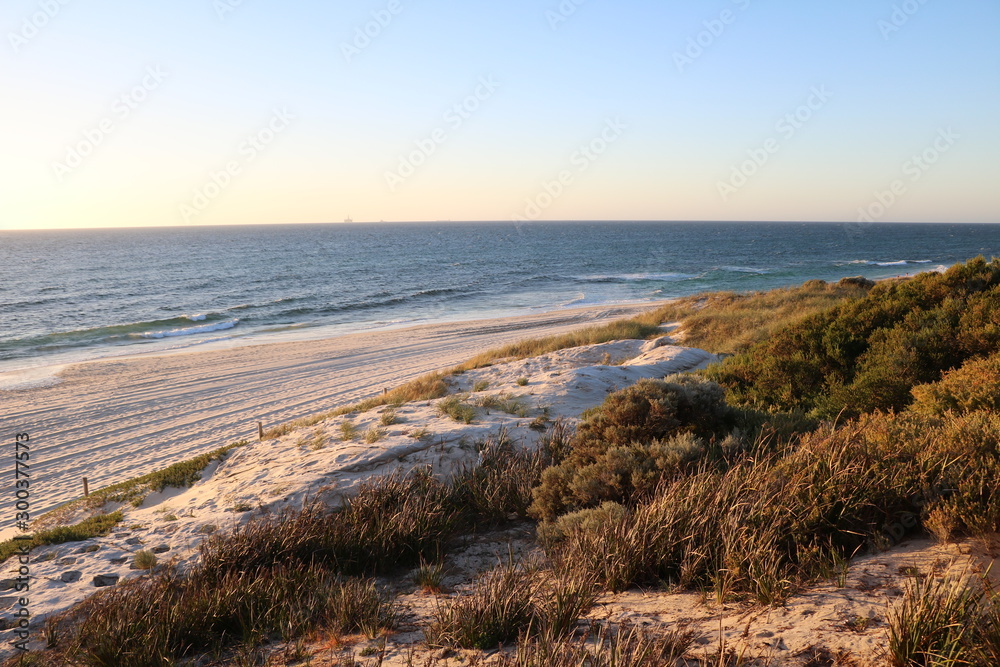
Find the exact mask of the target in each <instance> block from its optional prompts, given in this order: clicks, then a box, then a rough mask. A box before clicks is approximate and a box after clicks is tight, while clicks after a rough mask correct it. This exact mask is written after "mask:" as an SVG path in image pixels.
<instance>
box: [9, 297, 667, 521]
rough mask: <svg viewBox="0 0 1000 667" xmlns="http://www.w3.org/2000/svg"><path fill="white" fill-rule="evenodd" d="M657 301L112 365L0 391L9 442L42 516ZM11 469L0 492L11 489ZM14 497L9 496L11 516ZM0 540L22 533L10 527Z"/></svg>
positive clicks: (71, 369) (81, 367) (69, 370)
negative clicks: (12, 439) (494, 351)
mask: <svg viewBox="0 0 1000 667" xmlns="http://www.w3.org/2000/svg"><path fill="white" fill-rule="evenodd" d="M649 307H650V304H644V305H631V306H629V305H625V306H612V307H601V308H579V309H572V310H565V311H558V312H554V313H547V314H540V315H533V316H523V317H510V318H503V319H492V320H480V321H473V322H457V323H447V324H436V325H425V326H418V327H411V328H403V329H395V330H380V331H374V332H370V333H358V334H350V335H344V336H338V337H334V338H329V339H325V340H314V341H305V342H291V343H273V344H264V345H253V346H246V347H238V348H233V349H226V350H213V351H200V352H184V353H177V354H169V355H162V356H136V357H131V358H114V359H107V360H101V361H94V362H88V363H83V364H77V365H73V366H68V367H65V368H63V369H62V370H61V371H60V372H59V376H58V377H59V378H60V380H61V381H60V382H58V383H57V384H54V385H50V386H41V387H36V388H33V389H26V390H22V391H0V405H2V411H0V424H2V431H3V433H5V434H13V433H15V432H22V431H26V432H28V433H29V434H30V435H31V442H32V447H33V448H32V453H31V460H32V464H31V465H32V473H33V479H32V489H31V493H32V497H31V503H32V508H31V509H32V513H33V514H34V515H35V516H38V515H39V514H41V513H43V512H45V511H47V510H49V509H52V508H53V507H55V506H57V505H59V504H61V503H64V502H66V501H68V500H71V499H73V498H76V497H79V496H81V495H83V483H82V479H83V478H84V477H87V478H88V480H89V483H90V488H91V489H97V488H100V487H103V486H107V485H109V484H114V483H115V482H120V481H123V480H126V479H130V478H132V477H136V476H138V475H142V474H145V473H148V472H151V471H154V470H159V469H161V468H164V467H166V466H168V465H170V464H172V463H176V462H178V461H183V460H186V459H189V458H191V457H193V456H196V455H198V454H200V453H203V452H206V451H210V450H212V449H215V448H217V447H220V446H223V445H226V444H229V443H230V442H233V441H236V440H242V439H248V438H253V439H256V437H257V422H258V421H263V422H264V425H265V427H267V426H274V425H277V424H280V423H283V422H285V421H289V420H292V419H295V418H297V417H302V416H304V415H308V414H313V413H316V412H320V411H323V410H326V409H329V408H331V407H334V406H337V405H343V404H347V403H352V402H355V401H357V400H359V399H362V398H366V397H368V396H371V395H374V394H377V393H379V392H380V391H382V389H383V388H385V387H390V388H391V387H393V386H396V385H399V384H402V383H403V382H406V381H407V380H410V379H413V378H415V377H417V376H419V375H422V374H424V373H427V372H429V371H435V370H440V369H443V368H446V367H449V366H452V365H455V364H457V363H460V362H462V361H464V360H466V359H467V358H469V357H470V356H472V355H474V354H475V353H477V352H480V351H483V350H486V349H489V348H493V347H496V346H498V345H501V344H504V343H508V342H512V341H515V340H519V339H524V338H534V337H539V336H544V335H548V334H557V333H564V332H567V331H570V330H573V329H575V328H580V327H583V326H588V325H592V324H599V323H602V322H607V321H609V320H613V319H618V318H621V317H625V316H629V315H633V314H635V313H637V312H640V311H642V310H645V309H648V308H649ZM11 469H12V466H4V467H3V475H2V477H0V484H2V485H4V486H5V487H7V486H8V485H9V483H10V481H11V479H10V478H11V475H12V470H11ZM7 505H8V499H7V498H2V499H0V508H4V509H6V508H7ZM3 528H4V530H3V531H0V538H6V537H9V536H10V534H12V533H13V530H12V529H11V528H9V526H8V525H7V522H4V526H3Z"/></svg>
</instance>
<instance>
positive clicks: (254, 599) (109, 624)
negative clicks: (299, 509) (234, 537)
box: [65, 566, 395, 667]
mask: <svg viewBox="0 0 1000 667" xmlns="http://www.w3.org/2000/svg"><path fill="white" fill-rule="evenodd" d="M205 577H206V573H205V572H203V571H200V570H197V571H195V572H194V573H193V574H192V575H190V576H188V577H181V576H178V575H176V574H169V575H166V576H157V577H150V578H142V579H134V580H131V581H128V582H126V583H124V584H120V585H118V586H116V587H114V588H111V589H109V590H107V591H106V592H102V593H98V594H96V595H94V596H92V597H91V598H89V599H88V600H86V601H85V602H84V603H83V605H82V606H81V607H80V608H79V609H78V610H77V615H78V616H79V617H80V619H81V620H80V623H79V625H78V626H77V628H76V631H75V633H74V634H73V636H72V637H71V638H70V639H69V640H68V641H67V645H66V647H65V651H66V652H67V653H68V654H69V655H75V656H80V657H82V658H83V659H84V660H85V662H86V664H94V665H130V666H132V667H147V666H148V667H165V666H167V665H173V664H175V663H176V661H177V660H178V659H179V658H182V657H184V656H188V655H192V654H197V652H200V651H202V650H205V649H208V648H210V647H213V646H216V647H217V646H225V645H227V644H228V645H232V644H237V643H244V644H251V645H252V644H255V643H257V642H259V641H260V640H261V639H263V638H265V637H267V636H268V635H272V634H273V635H277V636H279V637H281V638H283V639H285V640H286V641H287V640H289V639H291V638H294V637H299V636H302V635H303V634H305V633H306V632H309V631H311V630H312V629H314V628H318V627H323V628H325V629H328V630H332V631H336V632H359V631H360V632H363V633H365V634H368V635H372V636H373V635H375V634H377V633H378V632H379V631H380V630H381V629H382V628H389V627H392V626H393V624H394V622H395V607H394V603H393V601H392V599H391V598H389V597H388V596H387V595H386V594H385V593H384V592H382V591H381V590H379V589H378V588H377V587H376V586H375V584H374V582H372V581H369V580H358V579H342V578H340V577H338V576H336V575H333V574H331V573H329V572H328V571H326V570H323V569H321V568H318V567H312V566H307V567H296V568H287V567H282V566H277V567H275V568H272V569H267V570H257V571H253V570H248V571H243V572H234V573H232V574H230V575H228V576H226V577H224V578H223V579H211V580H207V579H206V578H205Z"/></svg>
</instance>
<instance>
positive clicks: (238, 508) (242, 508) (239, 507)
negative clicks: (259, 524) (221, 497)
mask: <svg viewBox="0 0 1000 667" xmlns="http://www.w3.org/2000/svg"><path fill="white" fill-rule="evenodd" d="M252 509H253V505H251V504H250V503H249V502H247V501H245V500H241V501H239V502H237V503H236V504H235V505H233V507H232V510H231V511H233V512H249V511H250V510H252Z"/></svg>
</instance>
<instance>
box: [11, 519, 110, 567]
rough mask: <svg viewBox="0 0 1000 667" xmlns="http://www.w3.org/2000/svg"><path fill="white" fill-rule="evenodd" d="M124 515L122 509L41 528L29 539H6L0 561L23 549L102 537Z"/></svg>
mask: <svg viewBox="0 0 1000 667" xmlns="http://www.w3.org/2000/svg"><path fill="white" fill-rule="evenodd" d="M123 518H124V515H123V514H122V513H121V511H116V512H112V513H110V514H98V515H97V516H92V517H89V518H87V519H84V520H83V521H81V522H79V523H76V524H73V525H71V526H56V527H55V528H49V529H47V530H40V531H37V532H36V533H34V534H32V535H31V536H30V538H29V539H24V540H18V539H12V540H6V541H5V542H2V543H0V562H3V561H6V560H7V559H8V558H10V557H11V556H12V555H14V554H16V553H18V552H19V551H21V552H23V550H25V549H27V550H30V549H34V548H35V547H41V546H47V545H50V544H64V543H66V542H82V541H83V540H89V539H90V538H92V537H102V536H104V535H107V534H108V533H110V532H111V530H112V529H113V528H114V527H115V526H117V525H118V524H119V523H121V521H122V519H123Z"/></svg>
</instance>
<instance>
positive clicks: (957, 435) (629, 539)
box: [541, 411, 1000, 603]
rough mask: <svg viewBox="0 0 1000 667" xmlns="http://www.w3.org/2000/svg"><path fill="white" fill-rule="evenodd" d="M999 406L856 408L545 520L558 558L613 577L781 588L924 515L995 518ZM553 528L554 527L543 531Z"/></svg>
mask: <svg viewBox="0 0 1000 667" xmlns="http://www.w3.org/2000/svg"><path fill="white" fill-rule="evenodd" d="M998 478H1000V415H997V414H995V413H989V412H983V411H980V412H975V413H969V414H966V415H954V414H951V415H946V416H944V417H927V416H922V415H918V414H914V413H900V414H883V413H875V414H872V415H865V416H862V417H860V418H858V419H857V420H852V421H849V422H847V423H845V424H843V425H842V426H841V427H839V428H837V429H836V430H832V431H831V430H829V429H826V428H824V429H820V430H817V431H816V432H814V433H812V434H809V435H806V436H804V437H803V438H802V440H801V443H800V444H799V445H798V446H797V447H793V448H790V449H785V450H779V451H775V452H772V453H770V454H767V453H762V452H761V451H755V452H752V453H750V454H748V455H747V456H746V458H744V459H742V460H738V461H736V462H734V463H732V464H731V465H729V466H728V467H719V468H711V467H700V468H696V469H694V470H693V471H690V472H689V473H688V474H686V475H683V476H679V477H677V478H674V479H671V480H668V481H666V482H665V483H664V484H662V485H661V486H660V487H659V488H658V489H657V491H656V492H655V493H654V494H653V495H652V497H651V498H650V499H649V500H647V501H644V502H641V503H639V504H638V505H636V506H635V507H624V508H623V509H622V510H618V509H616V508H614V507H613V506H610V507H608V511H607V512H605V513H604V514H603V516H601V520H599V521H588V520H587V518H588V517H587V515H577V516H572V515H571V517H570V518H567V519H566V520H565V522H564V523H563V524H562V525H560V524H559V523H556V524H555V527H554V528H548V527H546V526H543V527H542V529H541V532H542V534H543V535H545V534H551V535H555V536H556V538H557V539H554V540H545V541H544V544H543V546H544V547H545V548H546V550H547V552H548V553H549V554H550V556H552V557H553V558H558V559H561V560H564V561H566V562H571V563H576V564H577V566H578V567H581V568H584V569H586V570H587V571H588V572H591V573H592V574H593V575H594V576H595V577H596V579H597V580H598V581H599V582H600V583H601V584H602V585H603V586H606V587H608V588H611V589H614V590H620V589H624V588H628V587H630V586H634V585H642V584H656V583H658V582H661V581H667V582H673V583H676V584H679V585H681V586H687V587H696V588H705V587H708V588H714V589H716V590H725V591H733V592H737V593H740V594H745V595H750V596H752V597H754V598H755V599H757V600H758V601H760V602H764V603H775V602H780V601H781V600H782V599H784V597H786V596H787V595H788V594H790V593H791V592H792V591H793V590H794V589H795V587H796V586H797V585H799V584H800V583H801V582H806V581H810V580H813V579H815V578H817V577H820V576H823V575H824V573H828V572H829V571H830V570H831V566H832V564H834V563H836V562H842V561H843V560H844V559H845V558H850V557H851V556H853V555H855V554H857V553H859V552H862V551H866V550H867V551H872V550H877V549H881V548H887V547H889V546H891V545H893V544H895V543H896V542H898V541H899V540H900V539H902V538H903V537H905V536H906V535H908V534H912V533H914V532H918V531H920V530H921V529H922V528H923V527H924V522H925V521H927V520H928V518H929V517H937V520H938V521H939V522H942V523H946V524H947V525H949V526H950V531H951V532H952V533H953V534H954V535H980V534H983V533H987V532H992V531H996V530H997V529H998V528H1000V489H997V488H996V483H995V480H996V479H998ZM546 531H549V532H546Z"/></svg>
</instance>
